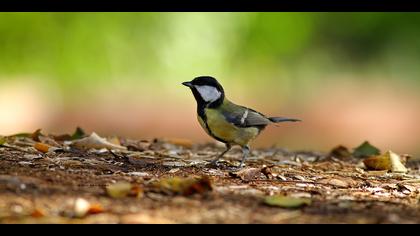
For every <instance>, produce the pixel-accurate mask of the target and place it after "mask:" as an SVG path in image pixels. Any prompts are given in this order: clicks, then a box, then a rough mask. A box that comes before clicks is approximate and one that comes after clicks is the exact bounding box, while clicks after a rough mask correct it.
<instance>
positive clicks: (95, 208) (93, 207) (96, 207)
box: [87, 203, 104, 214]
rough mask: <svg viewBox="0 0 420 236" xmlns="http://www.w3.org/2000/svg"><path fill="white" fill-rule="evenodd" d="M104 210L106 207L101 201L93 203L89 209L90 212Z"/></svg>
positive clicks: (95, 212)
mask: <svg viewBox="0 0 420 236" xmlns="http://www.w3.org/2000/svg"><path fill="white" fill-rule="evenodd" d="M102 212H104V208H103V207H102V205H101V204H99V203H94V204H91V205H90V207H89V210H88V211H87V213H88V214H99V213H102Z"/></svg>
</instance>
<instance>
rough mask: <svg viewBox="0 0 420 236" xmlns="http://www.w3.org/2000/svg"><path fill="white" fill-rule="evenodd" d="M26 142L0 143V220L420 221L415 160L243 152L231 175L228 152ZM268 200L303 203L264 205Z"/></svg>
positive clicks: (164, 145)
mask: <svg viewBox="0 0 420 236" xmlns="http://www.w3.org/2000/svg"><path fill="white" fill-rule="evenodd" d="M32 139H33V138H32ZM32 139H31V138H28V137H21V138H16V139H15V140H13V143H11V142H9V143H8V145H6V144H5V145H2V146H0V223H3V224H4V223H317V224H318V223H420V207H419V203H420V171H419V167H420V162H419V161H416V160H415V159H409V160H408V162H407V163H406V166H407V168H408V169H409V172H408V173H404V174H402V173H390V172H388V171H368V170H366V169H363V168H361V166H360V159H358V158H355V157H338V156H337V157H331V156H330V155H327V154H323V153H316V152H289V151H287V150H285V149H281V148H276V147H273V148H268V149H258V150H252V152H251V156H250V157H249V158H248V160H247V162H246V166H245V167H244V168H243V169H240V170H239V169H237V168H236V166H237V165H238V164H239V161H240V157H241V151H240V149H236V148H235V149H233V150H231V151H230V152H229V153H228V154H226V156H225V158H224V159H222V160H221V161H220V162H219V164H218V166H210V165H209V164H208V161H209V160H211V159H213V158H214V156H216V155H217V154H218V153H220V152H221V151H222V150H223V146H220V145H218V144H213V143H210V144H194V143H192V142H191V141H188V140H166V141H164V140H127V139H119V140H117V141H115V140H114V141H115V142H117V143H119V144H121V146H123V147H126V148H127V150H112V151H110V150H108V149H99V150H98V149H90V150H79V149H68V148H67V149H66V148H63V149H56V150H53V151H51V150H49V151H48V152H43V151H40V150H42V148H39V147H38V148H34V145H35V144H36V143H39V142H41V143H48V144H49V145H50V146H54V147H59V148H62V147H64V146H66V144H65V141H57V140H58V139H57V140H53V139H52V138H47V137H44V138H39V137H36V138H35V139H36V141H33V140H32ZM127 188H128V190H127ZM117 195H118V196H117ZM277 195H284V196H288V197H291V198H293V199H306V200H308V199H309V201H305V204H299V203H298V204H297V205H293V204H291V205H290V204H288V203H286V206H284V205H283V206H276V204H274V206H273V204H271V205H270V204H267V197H268V196H277ZM280 205H281V204H280Z"/></svg>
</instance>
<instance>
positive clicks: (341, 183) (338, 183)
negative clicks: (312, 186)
mask: <svg viewBox="0 0 420 236" xmlns="http://www.w3.org/2000/svg"><path fill="white" fill-rule="evenodd" d="M317 182H318V183H320V184H329V185H333V186H335V187H339V188H348V187H349V186H350V183H348V182H347V181H345V180H342V179H337V178H326V179H321V180H319V181H317Z"/></svg>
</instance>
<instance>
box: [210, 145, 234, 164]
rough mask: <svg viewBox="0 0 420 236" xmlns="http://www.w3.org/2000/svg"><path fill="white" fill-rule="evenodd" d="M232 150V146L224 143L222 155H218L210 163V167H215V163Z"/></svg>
mask: <svg viewBox="0 0 420 236" xmlns="http://www.w3.org/2000/svg"><path fill="white" fill-rule="evenodd" d="M231 148H232V146H231V145H230V144H228V143H226V150H224V151H223V152H222V153H220V155H218V156H217V157H216V158H215V159H214V160H213V161H211V162H210V164H211V165H215V164H216V163H217V161H218V160H219V159H220V158H222V157H223V155H225V154H226V153H227V152H228V151H229V150H230V149H231Z"/></svg>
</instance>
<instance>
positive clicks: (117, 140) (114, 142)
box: [108, 137, 121, 146]
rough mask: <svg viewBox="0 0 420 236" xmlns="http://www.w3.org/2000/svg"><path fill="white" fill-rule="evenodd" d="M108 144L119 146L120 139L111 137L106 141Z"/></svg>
mask: <svg viewBox="0 0 420 236" xmlns="http://www.w3.org/2000/svg"><path fill="white" fill-rule="evenodd" d="M108 142H110V143H112V144H115V145H118V146H121V142H120V139H119V138H117V137H111V138H109V139H108Z"/></svg>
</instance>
